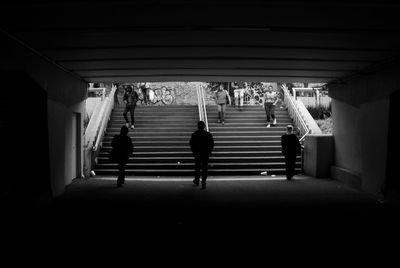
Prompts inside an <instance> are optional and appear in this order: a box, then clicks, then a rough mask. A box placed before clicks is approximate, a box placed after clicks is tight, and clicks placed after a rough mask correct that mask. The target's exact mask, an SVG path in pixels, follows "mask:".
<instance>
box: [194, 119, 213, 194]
mask: <svg viewBox="0 0 400 268" xmlns="http://www.w3.org/2000/svg"><path fill="white" fill-rule="evenodd" d="M197 128H198V129H197V130H196V131H195V132H194V133H193V134H192V137H191V138H190V142H189V144H190V149H191V150H192V152H193V156H194V161H195V170H194V171H195V176H194V180H193V183H194V184H195V185H196V186H199V183H200V169H201V170H202V171H201V186H202V189H205V188H206V180H207V172H208V160H209V157H210V155H211V152H212V150H213V148H214V138H213V136H212V135H211V133H210V132H208V131H206V130H205V129H204V128H205V124H204V122H203V121H199V122H198V123H197Z"/></svg>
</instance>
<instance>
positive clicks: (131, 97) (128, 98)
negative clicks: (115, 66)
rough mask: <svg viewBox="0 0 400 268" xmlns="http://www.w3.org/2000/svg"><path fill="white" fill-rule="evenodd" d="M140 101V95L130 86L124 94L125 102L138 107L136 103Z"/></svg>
mask: <svg viewBox="0 0 400 268" xmlns="http://www.w3.org/2000/svg"><path fill="white" fill-rule="evenodd" d="M138 100H139V95H138V94H137V92H136V91H135V90H133V88H132V86H128V87H127V88H126V91H125V94H124V101H125V103H126V104H127V105H136V102H137V101H138Z"/></svg>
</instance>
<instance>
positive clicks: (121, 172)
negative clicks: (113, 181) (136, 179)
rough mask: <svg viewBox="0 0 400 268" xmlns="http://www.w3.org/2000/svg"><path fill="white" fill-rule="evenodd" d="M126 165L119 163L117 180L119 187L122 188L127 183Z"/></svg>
mask: <svg viewBox="0 0 400 268" xmlns="http://www.w3.org/2000/svg"><path fill="white" fill-rule="evenodd" d="M125 166H126V164H125V163H121V162H120V163H118V179H117V185H118V187H121V186H122V184H124V183H125Z"/></svg>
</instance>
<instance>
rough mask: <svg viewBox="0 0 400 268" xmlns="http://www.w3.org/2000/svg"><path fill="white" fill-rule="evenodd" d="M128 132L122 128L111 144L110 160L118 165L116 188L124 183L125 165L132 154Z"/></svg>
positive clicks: (126, 128)
mask: <svg viewBox="0 0 400 268" xmlns="http://www.w3.org/2000/svg"><path fill="white" fill-rule="evenodd" d="M128 132H129V128H128V127H127V126H122V127H121V132H120V134H117V135H115V136H114V138H113V140H112V142H111V147H112V155H111V158H112V159H111V160H112V161H114V162H116V163H118V179H117V186H118V187H122V185H123V184H124V183H125V168H126V164H127V163H128V160H129V156H130V155H131V154H132V153H133V144H132V140H131V138H130V137H129V136H128Z"/></svg>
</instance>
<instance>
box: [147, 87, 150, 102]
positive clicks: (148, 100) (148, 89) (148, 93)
mask: <svg viewBox="0 0 400 268" xmlns="http://www.w3.org/2000/svg"><path fill="white" fill-rule="evenodd" d="M149 95H150V88H146V103H148V104H149V105H150V97H149Z"/></svg>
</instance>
